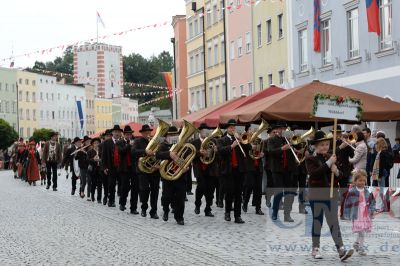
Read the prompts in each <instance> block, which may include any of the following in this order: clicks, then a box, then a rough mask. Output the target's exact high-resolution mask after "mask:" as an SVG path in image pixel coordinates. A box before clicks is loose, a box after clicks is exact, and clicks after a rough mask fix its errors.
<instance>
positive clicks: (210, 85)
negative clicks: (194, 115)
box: [208, 82, 214, 106]
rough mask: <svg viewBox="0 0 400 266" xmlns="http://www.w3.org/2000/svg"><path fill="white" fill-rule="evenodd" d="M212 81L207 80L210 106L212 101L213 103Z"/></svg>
mask: <svg viewBox="0 0 400 266" xmlns="http://www.w3.org/2000/svg"><path fill="white" fill-rule="evenodd" d="M213 93H214V92H213V83H212V82H209V83H208V101H209V104H210V106H211V105H213V104H214V103H213V100H214V95H213Z"/></svg>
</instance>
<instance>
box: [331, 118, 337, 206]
mask: <svg viewBox="0 0 400 266" xmlns="http://www.w3.org/2000/svg"><path fill="white" fill-rule="evenodd" d="M336 129H337V118H335V120H334V123H333V147H332V154H336ZM334 181H335V174H334V173H333V172H332V174H331V191H330V197H331V199H332V198H333V182H334Z"/></svg>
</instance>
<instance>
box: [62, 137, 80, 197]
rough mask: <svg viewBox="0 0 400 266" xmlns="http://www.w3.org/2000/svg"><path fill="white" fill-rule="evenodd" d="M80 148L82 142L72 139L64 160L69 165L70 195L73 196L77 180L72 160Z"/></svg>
mask: <svg viewBox="0 0 400 266" xmlns="http://www.w3.org/2000/svg"><path fill="white" fill-rule="evenodd" d="M81 146H82V140H81V139H80V138H78V137H75V138H74V141H73V142H72V145H71V147H70V148H69V149H68V151H67V153H66V156H65V159H66V161H67V162H68V163H69V168H70V171H71V173H72V177H71V183H72V190H71V195H75V190H76V180H78V176H77V175H76V174H77V173H76V171H75V169H74V160H75V156H76V150H78V149H79V148H80V147H81Z"/></svg>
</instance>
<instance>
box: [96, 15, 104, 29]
mask: <svg viewBox="0 0 400 266" xmlns="http://www.w3.org/2000/svg"><path fill="white" fill-rule="evenodd" d="M96 12H97V23H99V22H100V23H101V25H102V26H103V28H105V27H106V25H105V24H104V21H103V20H102V19H101V17H100V14H99V11H96Z"/></svg>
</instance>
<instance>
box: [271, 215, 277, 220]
mask: <svg viewBox="0 0 400 266" xmlns="http://www.w3.org/2000/svg"><path fill="white" fill-rule="evenodd" d="M271 219H272V220H273V221H276V220H277V219H278V214H275V213H273V214H272V216H271Z"/></svg>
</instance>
